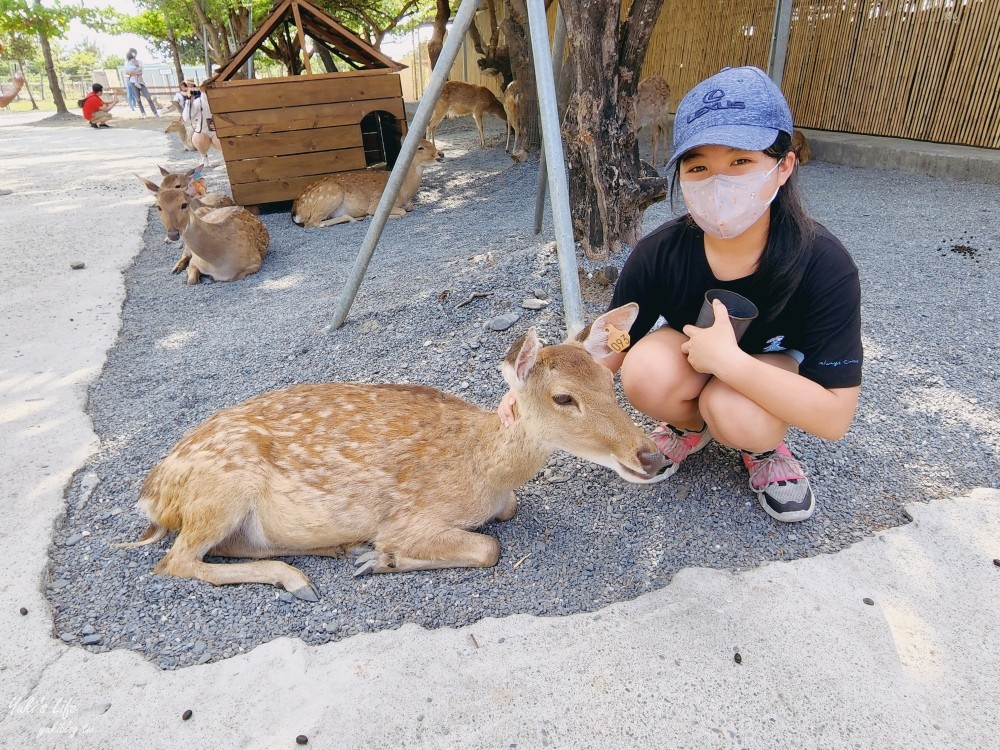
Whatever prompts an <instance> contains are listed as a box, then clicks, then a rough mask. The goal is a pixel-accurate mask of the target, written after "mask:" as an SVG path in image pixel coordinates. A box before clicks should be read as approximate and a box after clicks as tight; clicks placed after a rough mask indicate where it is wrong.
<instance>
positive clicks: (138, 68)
mask: <svg viewBox="0 0 1000 750" xmlns="http://www.w3.org/2000/svg"><path fill="white" fill-rule="evenodd" d="M137 54H138V53H137V52H136V51H135V50H134V49H130V50H129V51H128V52H127V53H125V77H126V78H127V79H128V85H129V87H131V88H132V90H133V91H134V92H135V100H136V102H137V103H138V104H139V112H140V114H142V116H143V117H145V116H146V110H145V109H144V108H143V106H142V97H143V96H145V97H146V101H147V102H149V108H150V109H151V110H152V111H153V117H159V116H160V114H159V113H158V112H157V111H156V105H155V104H153V97H151V96H150V95H149V89H147V88H146V84H145V83H144V82H143V80H142V63H141V62H139V58H138V57H136V55H137Z"/></svg>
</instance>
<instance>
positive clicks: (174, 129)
mask: <svg viewBox="0 0 1000 750" xmlns="http://www.w3.org/2000/svg"><path fill="white" fill-rule="evenodd" d="M163 132H164V133H176V134H177V138H178V140H180V142H181V148H183V149H184V150H185V151H194V150H195V147H194V144H193V143H191V133H190V132H188V128H187V127H186V126H185V125H184V121H183V120H180V119H177V120H174V121H173V122H171V123H170V124H169V125H167V127H166V128H165V129H164V130H163Z"/></svg>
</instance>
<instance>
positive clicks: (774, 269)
mask: <svg viewBox="0 0 1000 750" xmlns="http://www.w3.org/2000/svg"><path fill="white" fill-rule="evenodd" d="M791 150H792V136H791V135H789V134H788V133H786V132H784V131H778V137H777V138H776V139H775V140H774V143H772V144H771V146H770V147H769V148H767V149H765V150H764V154H765V155H766V156H770V157H771V158H772V159H778V160H779V161H780V160H781V159H784V158H785V157H786V156H787V155H788V153H789V152H790V151H791ZM680 166H681V162H680V159H678V160H677V165H676V167H675V168H674V174H673V176H672V178H671V181H670V204H671V207H673V205H674V196H675V194H676V192H677V189H678V188H679V187H680V185H679V176H678V175H679V174H680ZM687 219H688V221H690V222H692V223H693V222H694V219H692V218H691V216H690V214H689V215H688V217H687ZM815 235H816V224H815V222H813V220H812V219H811V218H809V215H808V214H807V213H806V210H805V208H804V207H803V206H802V199H801V198H800V195H799V188H798V169H794V170H792V174H791V175H789V177H788V179H787V180H786V181H785V184H784V185H782V186H781V189H780V190H778V195H777V197H776V198H775V199H774V201H773V202H772V203H771V225H770V228H769V229H768V233H767V246H766V247H765V248H764V252H763V253H761V256H760V261H759V262H758V264H757V273H758V274H760V276H761V279H762V280H763V283H764V284H765V285H766V286H767V288H769V289H771V290H773V296H772V297H771V299H770V300H769V301H768V303H765V304H766V305H767V306H766V307H764V308H763V309H762V310H761V313H762V314H761V319H762V320H773V319H774V318H775V317H777V316H778V314H779V313H780V312H781V311H782V310H783V309H785V305H786V304H788V300H789V299H790V298H791V296H792V294H794V293H795V290H796V289H797V288H798V286H799V282H800V281H802V275H803V274H804V273H805V267H806V261H807V260H808V254H809V249H810V248H811V247H812V242H813V238H814V237H815ZM758 304H759V303H758Z"/></svg>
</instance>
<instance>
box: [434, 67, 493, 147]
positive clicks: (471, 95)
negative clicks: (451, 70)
mask: <svg viewBox="0 0 1000 750" xmlns="http://www.w3.org/2000/svg"><path fill="white" fill-rule="evenodd" d="M485 114H490V115H494V116H496V117H499V118H500V119H501V120H503V121H504V122H506V121H507V113H506V112H505V111H504V108H503V105H502V104H501V103H500V101H499V100H498V99H497V98H496V96H494V94H493V92H492V91H490V90H489V89H488V88H486V87H485V86H476V85H475V84H472V83H465V82H463V81H448V82H447V83H446V84H445V85H444V87H443V88H442V89H441V96H440V98H439V99H438V100H437V104H435V105H434V112H433V113H432V114H431V120H430V122H429V123H428V124H427V137H428V138H430V140H431V143H433V144H434V145H435V146H436V145H437V143H436V142H435V140H434V131H435V130H437V126H438V125H439V124H440V122H441V120H443V119H444V118H445V116H448V117H463V116H465V115H472V118H473V119H474V120H475V121H476V127H477V128H479V145H480V146H485V145H486V136H485V134H484V133H483V115H485Z"/></svg>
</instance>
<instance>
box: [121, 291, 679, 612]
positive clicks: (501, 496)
mask: <svg viewBox="0 0 1000 750" xmlns="http://www.w3.org/2000/svg"><path fill="white" fill-rule="evenodd" d="M638 309H639V308H638V305H636V304H635V303H630V304H628V305H626V306H624V307H620V308H617V309H615V310H610V311H608V312H607V313H605V314H604V315H602V316H600V317H599V318H598V319H597V320H596V321H595V322H594V324H593V325H592V326H591V327H590V328H588V329H586V330H585V331H584V332H583V333H581V334H580V335H579V336H578V337H577V338H578V340H575V341H568V342H566V343H563V344H558V345H554V346H545V347H543V346H542V345H541V343H540V341H539V339H538V336H537V335H536V334H535V330H534V329H533V328H532V329H530V330H529V331H528V332H527V333H526V334H525V335H523V336H522V337H521V338H519V339H518V340H517V341H515V342H514V343H513V345H512V346H511V347H510V350H509V352H508V353H507V356H506V358H505V360H504V362H503V365H502V371H503V376H504V379H505V380H506V381H507V383H508V385H509V386H510V387H511V388H512V389H514V390H515V391H516V393H517V404H516V409H517V412H516V420H515V422H514V425H513V426H511V427H504V426H503V425H502V424H501V422H500V418H499V416H498V415H497V413H496V412H495V411H484V410H482V409H480V408H478V407H476V406H473V405H472V404H470V403H468V402H466V401H463V400H462V399H460V398H458V397H456V396H452V395H449V394H446V393H442V392H441V391H438V390H436V389H434V388H429V387H427V386H420V385H361V384H350V383H325V384H319V385H297V386H292V387H290V388H285V389H284V390H280V391H275V392H273V393H265V394H263V395H261V396H257V397H256V398H252V399H250V400H249V401H245V402H243V403H242V404H239V405H237V406H232V407H230V408H228V409H223V410H222V411H219V412H216V413H215V414H214V415H213V416H211V417H209V418H208V419H207V420H206V421H205V422H203V423H202V424H201V425H199V426H197V427H195V428H194V429H192V430H191V431H189V432H188V433H187V434H186V435H185V436H184V437H183V438H181V440H180V442H178V443H177V445H176V446H174V448H173V450H171V451H170V453H169V454H168V455H167V456H166V458H164V459H163V460H162V461H160V463H158V464H157V465H156V466H154V467H153V469H152V470H151V471H150V472H149V474H148V476H147V477H146V480H145V482H144V483H143V485H142V489H141V491H140V494H139V502H138V507H139V508H140V510H142V512H143V513H145V514H146V516H147V517H148V518H149V520H150V526H149V528H148V529H146V531H145V532H144V533H143V534H142V536H141V538H140V539H139V541H137V542H133V543H128V544H124V545H121V546H125V547H135V546H141V545H145V544H152V543H154V542H157V541H159V540H160V539H163V538H164V537H165V536H166V535H167V534H168V532H170V531H177V532H178V535H177V538H176V540H175V541H174V543H173V546H172V547H171V549H170V551H169V552H167V554H166V555H165V556H164V557H163V559H161V560H160V561H159V562H158V563H157V564H156V567H155V572H156V573H160V574H165V575H174V576H180V577H182V578H198V579H201V580H203V581H207V582H209V583H212V584H215V585H221V584H226V583H268V584H273V585H276V586H281V587H283V588H284V589H285V590H286V591H289V592H291V593H292V594H294V595H295V596H297V597H298V598H300V599H305V600H307V601H316V600H317V598H318V593H317V591H316V589H315V588H313V586H312V584H310V583H309V580H308V579H307V578H306V576H305V575H303V573H302V572H301V571H299V570H298V569H296V568H293V567H292V566H290V565H287V564H286V563H283V562H279V561H276V560H261V559H257V560H256V561H254V562H241V563H232V564H214V563H207V562H205V561H204V559H203V558H204V557H205V555H221V556H224V557H249V558H269V557H276V556H285V555H325V556H341V555H343V556H347V557H350V558H352V559H353V560H354V562H355V564H356V565H357V566H358V567H357V569H356V571H355V575H363V574H366V573H391V572H403V571H410V570H429V569H433V568H450V567H490V566H492V565H495V564H496V562H497V560H498V559H499V556H500V544H499V543H498V542H497V540H496V539H495V538H493V537H491V536H487V535H485V534H479V533H475V532H472V531H470V529H475V528H478V527H479V526H482V525H483V524H485V523H488V522H490V521H492V520H494V519H496V520H500V521H506V520H509V519H510V518H512V517H513V516H514V514H515V513H516V512H517V497H516V496H515V494H514V490H515V489H516V488H518V487H520V486H521V485H522V484H524V483H525V482H527V481H528V480H530V479H531V478H532V477H534V476H535V475H536V474H537V473H538V472H539V470H541V469H542V467H543V466H544V465H545V463H546V462H547V461H548V459H549V457H550V456H551V455H552V453H553V452H554V451H556V450H557V449H561V450H564V451H567V452H569V453H572V454H573V455H575V456H578V457H580V458H583V459H586V460H589V461H593V462H594V463H597V464H600V465H602V466H606V467H608V468H610V469H612V470H613V471H615V472H617V473H618V474H619V475H620V476H622V477H623V478H625V479H626V480H628V481H632V482H639V483H641V482H647V481H649V479H650V478H652V477H653V476H654V475H655V473H656V471H657V470H658V469H659V468H660V467H661V466H662V465H663V456H662V455H661V454H660V452H659V451H658V450H657V449H656V447H655V446H654V445H653V443H652V442H651V441H650V440H649V438H647V437H646V435H645V434H643V432H642V430H640V429H639V427H637V426H636V425H635V424H634V423H633V422H632V420H631V419H630V418H629V416H628V415H627V414H626V413H625V411H624V410H622V408H621V406H619V404H618V401H617V399H616V397H615V392H614V387H613V376H612V374H611V371H610V370H608V369H607V368H606V367H604V366H603V365H601V364H599V363H598V362H596V361H595V358H598V359H599V358H602V357H606V356H607V355H608V354H610V352H611V350H610V349H609V348H608V335H607V332H608V331H609V330H610V329H609V328H608V326H614V327H615V328H617V329H619V330H625V331H627V330H628V329H629V327H630V326H631V325H632V322H633V321H634V320H635V318H636V315H637V314H638ZM362 545H371V548H368V547H366V546H362Z"/></svg>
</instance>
